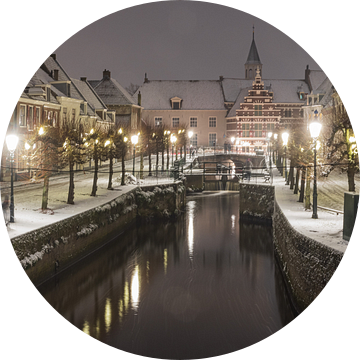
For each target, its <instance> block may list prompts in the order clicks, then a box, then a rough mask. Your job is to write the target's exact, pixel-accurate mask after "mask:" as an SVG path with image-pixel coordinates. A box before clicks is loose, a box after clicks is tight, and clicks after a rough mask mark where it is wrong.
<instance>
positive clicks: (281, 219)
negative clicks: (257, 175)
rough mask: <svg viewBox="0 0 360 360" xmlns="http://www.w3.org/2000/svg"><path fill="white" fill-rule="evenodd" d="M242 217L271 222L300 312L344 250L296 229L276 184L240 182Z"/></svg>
mask: <svg viewBox="0 0 360 360" xmlns="http://www.w3.org/2000/svg"><path fill="white" fill-rule="evenodd" d="M239 209H240V218H241V219H245V220H249V221H252V222H253V221H257V222H264V221H265V222H268V221H270V222H272V226H273V242H274V247H275V248H274V249H275V256H276V258H277V260H278V263H279V265H280V268H281V270H282V274H283V276H284V279H285V283H286V284H287V288H288V290H289V294H290V297H291V298H292V302H293V305H294V307H295V308H296V310H297V311H298V312H299V313H300V312H302V311H303V310H304V309H306V307H307V306H309V305H310V304H311V302H312V301H313V300H314V299H315V298H316V297H317V296H318V295H319V293H320V292H321V291H322V290H323V288H324V287H325V286H326V284H327V283H328V281H329V280H330V279H331V277H332V275H333V274H334V272H335V270H336V269H337V267H338V265H339V263H340V261H341V259H342V257H343V253H342V252H339V251H337V250H334V249H332V248H330V247H328V246H326V245H324V244H322V243H319V242H317V241H316V240H314V239H311V238H309V237H307V236H305V235H303V234H301V233H299V232H298V231H296V230H295V229H294V228H293V227H292V226H291V224H290V223H289V221H288V220H287V218H286V216H285V215H284V214H283V212H282V211H281V208H280V206H279V205H278V204H277V202H276V199H275V188H274V187H273V186H267V185H255V184H254V185H251V184H242V183H240V205H239Z"/></svg>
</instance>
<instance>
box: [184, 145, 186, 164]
mask: <svg viewBox="0 0 360 360" xmlns="http://www.w3.org/2000/svg"><path fill="white" fill-rule="evenodd" d="M184 160H185V163H186V145H184Z"/></svg>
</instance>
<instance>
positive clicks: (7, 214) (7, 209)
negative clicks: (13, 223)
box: [1, 195, 10, 226]
mask: <svg viewBox="0 0 360 360" xmlns="http://www.w3.org/2000/svg"><path fill="white" fill-rule="evenodd" d="M1 205H2V210H3V214H4V220H5V224H6V226H7V225H8V224H9V223H10V201H9V195H5V197H4V201H3V202H2V204H1Z"/></svg>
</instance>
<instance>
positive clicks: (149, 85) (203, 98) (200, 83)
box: [134, 80, 225, 110]
mask: <svg viewBox="0 0 360 360" xmlns="http://www.w3.org/2000/svg"><path fill="white" fill-rule="evenodd" d="M139 91H140V92H141V105H142V107H143V108H144V109H145V110H171V102H170V99H171V98H173V97H179V98H181V99H182V105H181V110H225V107H224V97H223V92H222V88H221V82H220V81H219V80H151V81H148V82H145V83H144V84H143V85H142V86H141V87H140V88H139V89H138V90H137V91H136V92H135V94H134V96H136V95H137V94H138V93H139Z"/></svg>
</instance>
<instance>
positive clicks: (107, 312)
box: [104, 298, 111, 332]
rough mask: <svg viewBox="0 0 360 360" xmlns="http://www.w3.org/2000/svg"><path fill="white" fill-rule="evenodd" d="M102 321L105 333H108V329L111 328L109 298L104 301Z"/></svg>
mask: <svg viewBox="0 0 360 360" xmlns="http://www.w3.org/2000/svg"><path fill="white" fill-rule="evenodd" d="M104 320H105V331H106V332H109V330H110V327H111V299H110V298H107V299H106V303H105V314H104Z"/></svg>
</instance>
